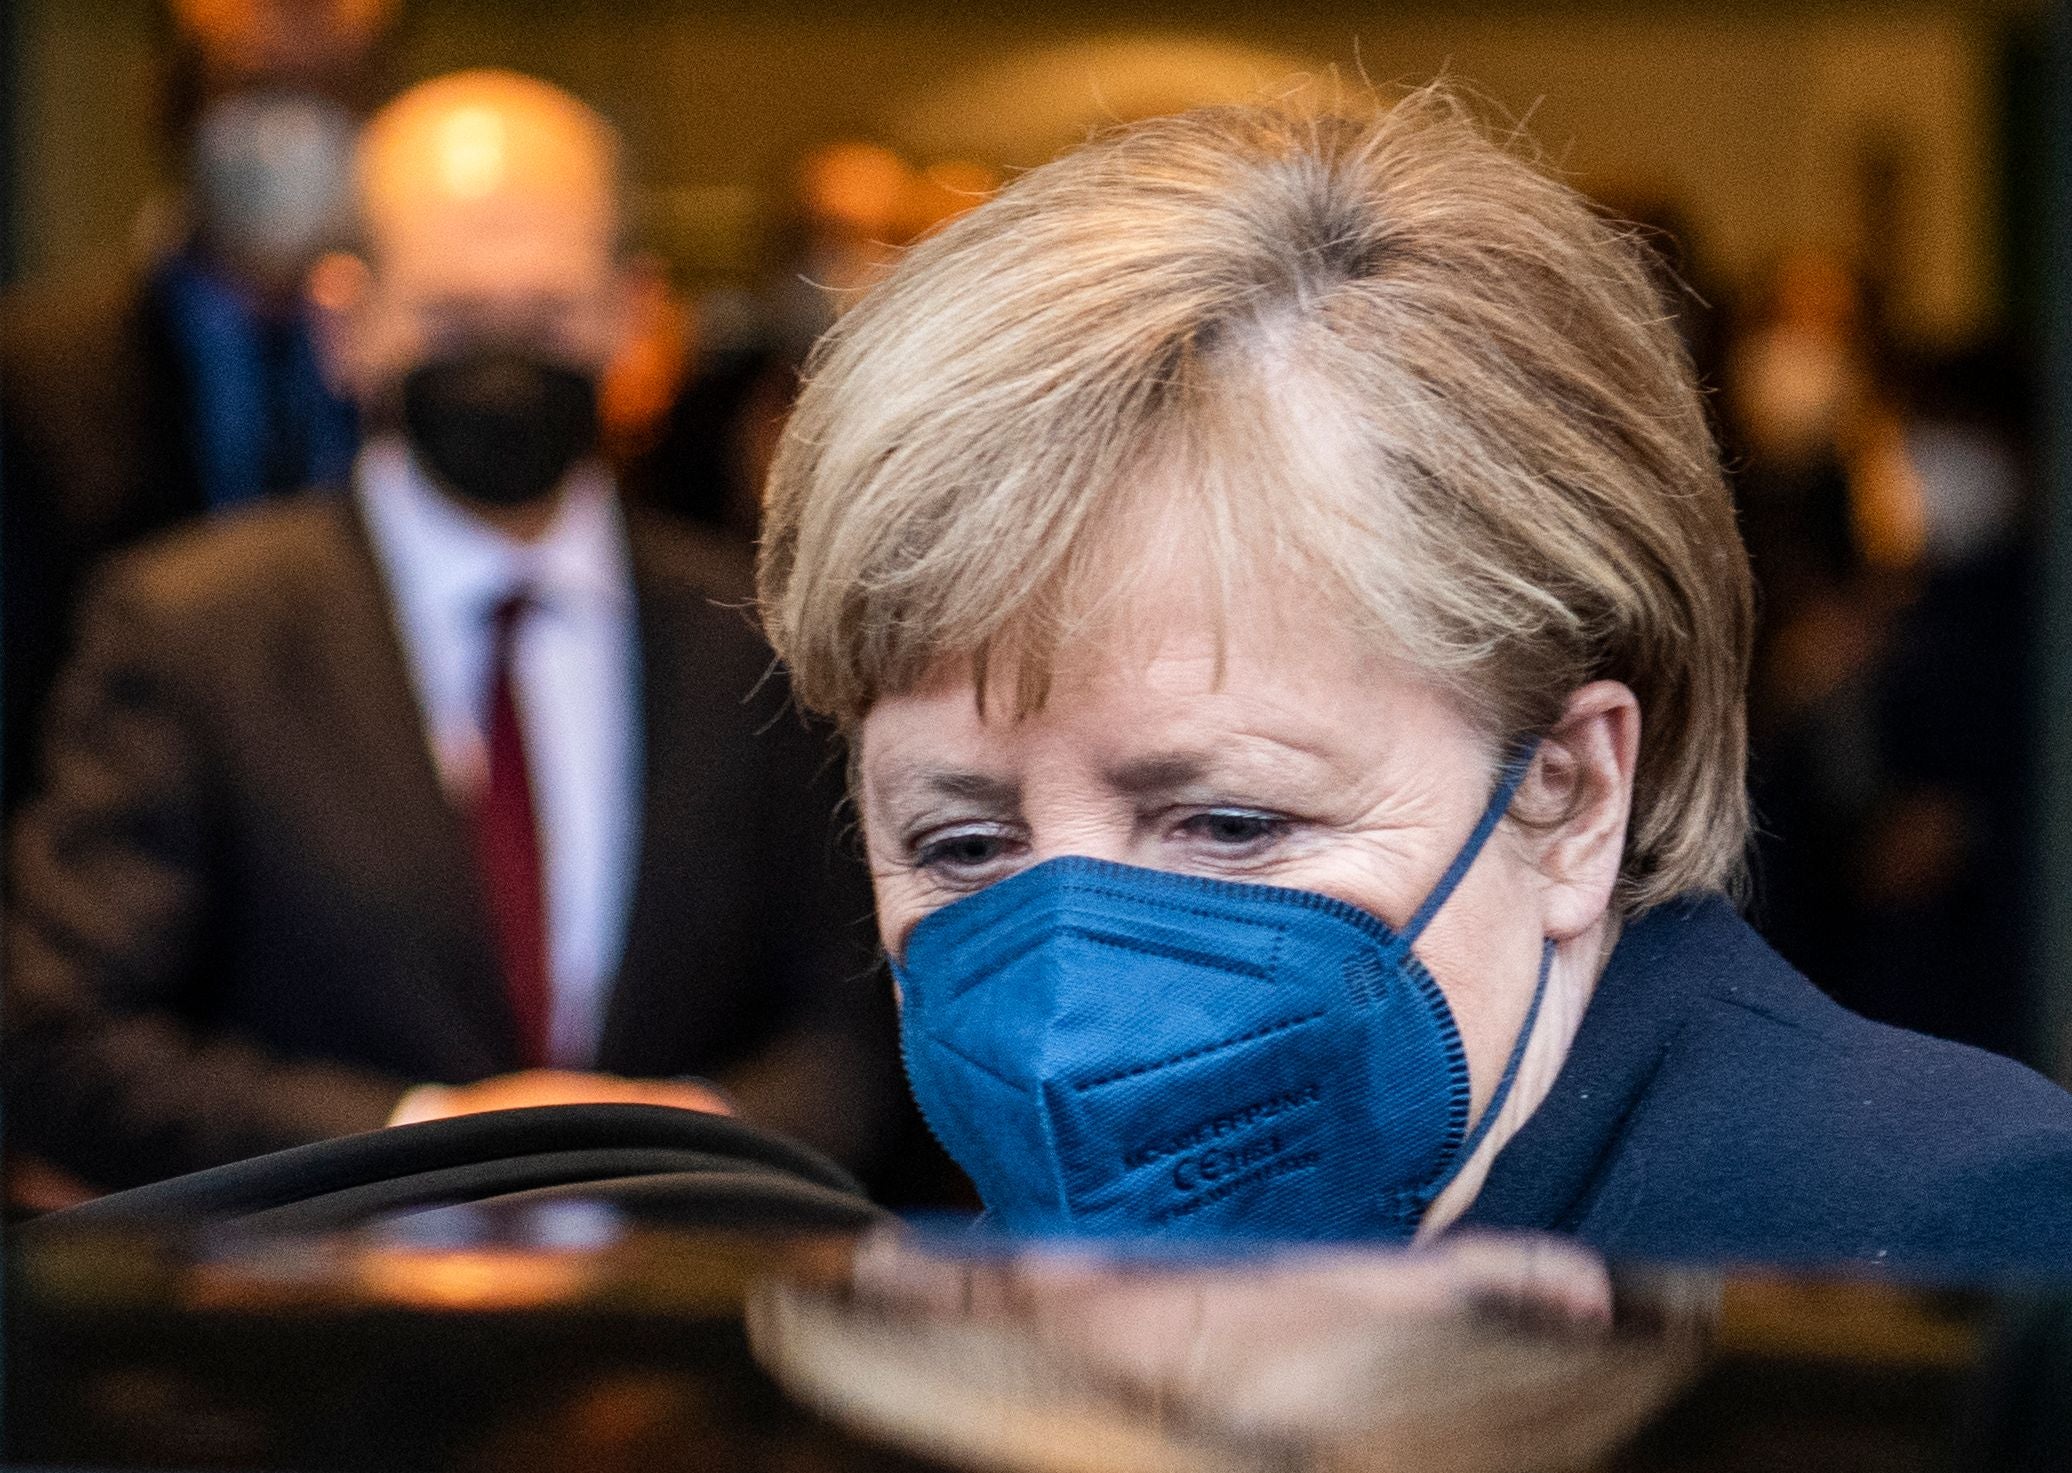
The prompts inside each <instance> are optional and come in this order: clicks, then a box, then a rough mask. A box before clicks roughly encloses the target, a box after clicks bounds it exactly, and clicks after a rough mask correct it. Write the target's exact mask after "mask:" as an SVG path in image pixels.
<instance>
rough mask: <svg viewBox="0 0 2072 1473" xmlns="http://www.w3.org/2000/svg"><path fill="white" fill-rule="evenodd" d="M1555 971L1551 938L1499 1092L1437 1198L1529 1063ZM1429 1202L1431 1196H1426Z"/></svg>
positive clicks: (1436, 1189) (1443, 1178)
mask: <svg viewBox="0 0 2072 1473" xmlns="http://www.w3.org/2000/svg"><path fill="white" fill-rule="evenodd" d="M1553 972H1554V942H1553V940H1552V939H1551V938H1549V939H1548V940H1546V941H1544V942H1542V943H1541V945H1540V980H1539V984H1538V985H1537V986H1535V987H1534V988H1533V992H1532V1006H1531V1007H1529V1008H1527V1009H1526V1010H1525V1021H1524V1022H1523V1023H1521V1024H1520V1025H1519V1026H1518V1041H1517V1042H1516V1043H1514V1044H1512V1045H1511V1057H1510V1058H1509V1059H1507V1060H1505V1061H1504V1072H1503V1074H1502V1075H1501V1076H1500V1077H1499V1078H1498V1079H1497V1082H1496V1093H1495V1094H1493V1095H1491V1096H1490V1097H1489V1104H1488V1105H1487V1106H1486V1107H1485V1108H1484V1109H1483V1111H1482V1118H1481V1119H1480V1120H1477V1121H1476V1122H1475V1128H1474V1129H1473V1130H1471V1131H1469V1132H1468V1133H1467V1135H1466V1137H1465V1138H1463V1139H1462V1141H1461V1143H1460V1149H1459V1150H1457V1151H1455V1152H1454V1153H1453V1164H1452V1165H1451V1166H1448V1167H1447V1168H1446V1170H1445V1171H1444V1172H1443V1173H1441V1175H1440V1176H1439V1179H1438V1180H1437V1181H1435V1182H1433V1183H1432V1189H1431V1195H1432V1196H1433V1197H1436V1196H1438V1195H1439V1193H1441V1192H1443V1191H1445V1190H1446V1187H1447V1184H1448V1183H1450V1182H1451V1181H1452V1180H1453V1179H1454V1178H1455V1177H1456V1176H1459V1175H1460V1173H1461V1168H1462V1167H1464V1166H1466V1165H1467V1164H1468V1158H1469V1157H1470V1156H1473V1155H1474V1154H1475V1147H1477V1146H1479V1145H1481V1144H1482V1137H1484V1136H1486V1135H1488V1134H1489V1128H1490V1127H1491V1126H1492V1125H1495V1124H1496V1117H1497V1116H1498V1115H1500V1114H1502V1113H1503V1109H1504V1101H1505V1100H1507V1099H1509V1098H1510V1097H1511V1086H1512V1085H1513V1084H1515V1083H1516V1082H1517V1080H1518V1066H1519V1065H1521V1064H1523V1063H1524V1062H1525V1046H1526V1045H1527V1044H1528V1043H1530V1042H1532V1030H1533V1026H1534V1025H1535V1024H1537V1023H1538V1022H1539V1021H1540V1003H1541V1002H1543V1001H1544V1000H1545V999H1546V996H1547V978H1548V977H1550V976H1552V975H1553ZM1426 1200H1427V1201H1429V1200H1430V1198H1427V1199H1426Z"/></svg>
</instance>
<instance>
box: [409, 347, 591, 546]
mask: <svg viewBox="0 0 2072 1473" xmlns="http://www.w3.org/2000/svg"><path fill="white" fill-rule="evenodd" d="M402 409H403V429H404V432H405V433H406V434H407V435H408V436H409V437H410V446H411V448H412V449H413V450H414V451H415V452H416V453H417V457H418V461H419V463H420V464H421V465H423V467H424V468H425V469H426V470H427V471H429V472H431V474H432V475H433V476H435V477H436V478H437V479H438V480H439V482H440V483H441V484H442V485H444V486H445V487H446V488H447V489H448V490H449V491H451V492H453V493H454V494H455V495H457V496H460V497H462V498H463V499H465V500H468V501H473V502H479V503H480V504H482V505H484V506H495V507H511V506H523V505H525V504H526V503H527V502H532V501H537V500H539V499H540V498H541V497H543V496H545V495H547V494H548V493H549V492H551V491H553V490H554V488H555V487H556V486H559V485H560V484H561V479H562V477H564V476H566V475H567V474H568V469H569V467H570V466H572V465H574V464H575V463H576V462H577V461H578V460H580V459H581V458H582V457H583V456H585V455H588V454H589V453H590V452H591V451H592V450H594V449H596V447H597V381H596V379H594V378H592V377H590V376H589V375H587V374H585V373H582V372H581V371H579V370H577V369H573V368H568V367H565V366H563V365H561V364H558V363H553V362H550V361H548V360H546V359H544V358H540V357H538V356H536V355H534V354H531V353H527V352H524V351H522V350H519V349H514V348H502V347H498V348H475V349H470V350H468V351H467V352H465V353H460V354H456V355H455V356H453V357H449V358H440V359H436V360H434V361H433V362H430V363H426V364H422V365H420V366H419V367H417V368H415V369H412V370H411V372H410V373H409V375H408V376H407V377H406V378H404V380H403V395H402Z"/></svg>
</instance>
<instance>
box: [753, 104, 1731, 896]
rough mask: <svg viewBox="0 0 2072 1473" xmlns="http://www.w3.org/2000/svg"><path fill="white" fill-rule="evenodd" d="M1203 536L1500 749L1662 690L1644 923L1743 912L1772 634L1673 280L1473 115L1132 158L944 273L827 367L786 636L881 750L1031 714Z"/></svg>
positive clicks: (831, 345)
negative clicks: (1300, 595)
mask: <svg viewBox="0 0 2072 1473" xmlns="http://www.w3.org/2000/svg"><path fill="white" fill-rule="evenodd" d="M1175 502H1179V503H1181V504H1180V505H1179V506H1178V507H1177V509H1178V510H1179V511H1181V512H1183V513H1184V515H1185V518H1186V522H1187V535H1188V536H1189V537H1190V539H1192V540H1190V542H1189V547H1190V549H1194V550H1197V551H1198V554H1199V561H1200V563H1201V564H1202V566H1203V567H1205V568H1206V569H1207V570H1209V574H1210V575H1211V576H1212V577H1213V578H1215V579H1216V580H1218V581H1219V582H1220V583H1221V584H1222V585H1223V587H1224V588H1225V589H1226V590H1227V589H1228V588H1231V587H1234V586H1238V585H1239V583H1240V580H1244V579H1250V578H1256V577H1274V576H1277V577H1280V578H1284V579H1290V578H1300V579H1303V580H1305V583H1306V586H1311V587H1314V588H1317V589H1319V590H1322V591H1323V592H1324V593H1325V594H1326V595H1327V596H1329V597H1330V598H1331V600H1332V601H1333V603H1334V605H1335V607H1336V609H1337V610H1339V611H1340V612H1341V613H1342V616H1343V617H1345V618H1346V619H1348V620H1350V621H1352V623H1353V624H1354V626H1355V627H1356V628H1357V629H1358V630H1360V631H1361V632H1362V633H1368V632H1371V634H1372V635H1373V636H1374V637H1375V638H1376V639H1380V640H1385V641H1387V642H1388V643H1387V646H1386V647H1387V648H1388V649H1389V650H1390V651H1391V652H1393V653H1395V654H1397V655H1399V656H1400V657H1402V658H1404V659H1406V660H1407V661H1408V662H1409V663H1410V664H1411V666H1413V667H1414V668H1416V669H1419V670H1421V671H1423V672H1425V673H1427V674H1428V675H1430V676H1432V677H1433V678H1435V679H1437V680H1439V681H1441V682H1442V683H1443V685H1444V687H1445V688H1446V689H1447V690H1448V691H1449V692H1450V693H1452V694H1453V695H1454V696H1455V697H1456V698H1457V699H1458V700H1459V701H1460V702H1461V703H1462V705H1463V708H1464V709H1465V710H1466V711H1468V712H1469V713H1470V714H1471V715H1472V716H1473V717H1474V719H1475V720H1476V721H1477V722H1478V723H1479V724H1480V725H1481V726H1482V727H1483V729H1484V730H1485V731H1487V732H1488V733H1489V734H1490V735H1491V736H1492V737H1495V738H1498V739H1516V738H1518V737H1521V736H1525V735H1528V734H1532V733H1536V732H1539V731H1543V730H1545V729H1546V728H1547V727H1548V726H1549V725H1551V724H1552V723H1553V722H1554V720H1555V719H1556V718H1557V717H1558V715H1559V713H1560V711H1561V709H1562V706H1563V704H1564V702H1565V701H1566V699H1567V697H1568V696H1569V694H1570V693H1571V692H1573V691H1574V690H1575V689H1576V688H1577V687H1579V686H1581V685H1583V684H1586V683H1588V682H1589V681H1592V680H1597V679H1610V680H1618V681H1623V682H1624V683H1625V684H1626V685H1628V686H1630V687H1631V688H1632V689H1633V691H1634V693H1635V695H1636V696H1637V697H1638V700H1639V704H1640V709H1641V740H1640V751H1639V758H1638V764H1637V771H1636V775H1635V784H1634V806H1633V813H1632V821H1631V823H1630V825H1629V829H1628V836H1627V849H1626V854H1625V857H1624V862H1623V866H1622V870H1621V880H1620V901H1621V904H1622V905H1623V906H1624V907H1625V908H1627V909H1638V908H1640V907H1643V906H1646V905H1649V904H1652V903H1655V902H1658V901H1661V900H1664V899H1667V898H1668V897H1670V896H1672V895H1674V894H1677V893H1680V892H1683V891H1687V890H1693V889H1716V888H1729V887H1731V886H1732V885H1733V884H1734V883H1735V881H1736V880H1737V878H1738V876H1739V873H1740V867H1741V862H1742V855H1743V851H1744V848H1745V845H1746V838H1747V829H1748V811H1747V798H1746V791H1745V775H1744V769H1745V765H1746V738H1745V723H1744V716H1743V699H1744V695H1743V693H1744V687H1745V683H1746V678H1747V666H1748V658H1749V641H1750V626H1751V622H1752V610H1751V594H1750V586H1749V576H1748V566H1747V558H1746V556H1745V554H1744V552H1743V550H1742V547H1741V542H1740V539H1739V536H1738V534H1737V532H1736V529H1735V524H1734V515H1733V511H1732V507H1731V504H1730V502H1729V499H1728V495H1727V490H1726V487H1725V484H1724V482H1723V480H1722V477H1721V473H1720V468H1719V462H1718V456H1717V453H1716V451H1715V449H1714V447H1713V444H1712V439H1711V436H1710V433H1709V430H1708V427H1707V424H1706V418H1705V413H1704V410H1703V407H1702V404H1701V401H1700V397H1699V394H1698V391H1697V388H1696V385H1695V382H1694V378H1693V374H1692V371H1691V367H1690V364H1689V361H1688V358H1687V356H1686V354H1685V352H1684V350H1683V347H1682V345H1681V343H1680V341H1679V339H1678V337H1677V335H1676V332H1675V330H1674V327H1673V324H1672V321H1671V319H1670V315H1669V313H1668V312H1667V311H1666V310H1665V306H1664V303H1663V301H1662V299H1661V295H1660V292H1659V290H1658V288H1657V286H1656V283H1655V279H1654V277H1653V276H1652V274H1651V272H1650V269H1649V265H1648V263H1647V261H1646V258H1645V256H1644V247H1642V246H1641V245H1639V244H1637V243H1635V242H1633V241H1632V240H1630V239H1628V238H1627V237H1626V236H1625V235H1624V234H1622V232H1620V231H1619V230H1618V229H1616V228H1614V227H1613V226H1611V225H1610V224H1608V223H1607V222H1606V221H1604V220H1602V219H1600V218H1599V217H1598V216H1597V215H1595V214H1594V213H1593V212H1592V211H1591V209H1590V208H1589V207H1588V205H1587V204H1586V203H1585V202H1584V201H1583V200H1582V199H1581V198H1580V197H1579V196H1578V195H1576V194H1575V193H1574V192H1573V191H1572V190H1570V189H1569V188H1567V187H1566V186H1564V185H1562V184H1560V183H1558V182H1556V181H1555V180H1553V179H1551V178H1549V177H1548V176H1547V175H1545V174H1544V173H1542V172H1540V171H1539V170H1538V169H1537V168H1536V167H1534V165H1533V164H1531V163H1530V162H1528V161H1526V160H1524V159H1521V158H1520V157H1518V156H1516V155H1515V154H1514V153H1513V152H1511V151H1510V150H1508V149H1507V148H1505V147H1503V146H1500V145H1499V144H1497V143H1495V142H1492V141H1491V140H1490V139H1489V137H1488V136H1487V135H1486V134H1485V132H1484V130H1483V129H1482V128H1481V127H1480V126H1479V125H1478V124H1477V123H1476V122H1475V120H1474V119H1473V118H1472V116H1471V115H1470V114H1469V113H1468V111H1467V110H1466V108H1465V107H1464V106H1463V105H1462V104H1461V103H1460V102H1459V101H1458V100H1457V99H1456V98H1455V97H1454V96H1452V95H1451V94H1450V93H1449V92H1447V91H1445V90H1443V89H1440V88H1428V89H1425V90H1422V91H1420V92H1417V93H1413V94H1412V95H1411V96H1409V97H1408V98H1406V99H1405V100H1403V101H1401V102H1399V103H1398V104H1396V105H1395V106H1394V107H1393V108H1390V109H1388V110H1386V111H1383V112H1380V113H1379V114H1378V115H1376V116H1372V117H1360V118H1356V117H1349V116H1343V115H1336V114H1331V115H1319V114H1317V113H1313V112H1306V111H1303V110H1300V109H1296V108H1292V107H1285V106H1262V107H1249V108H1215V109H1205V110H1202V111H1198V112H1192V113H1187V114H1183V115H1180V116H1177V117H1171V118H1163V119H1158V120H1155V121H1152V122H1148V123H1143V124H1139V125H1136V126H1133V127H1129V128H1125V129H1121V130H1118V131H1116V132H1114V133H1112V134H1110V135H1108V136H1106V137H1103V138H1099V139H1096V140H1095V141H1093V142H1091V143H1089V144H1088V145H1087V146H1085V147H1083V148H1081V149H1079V150H1077V151H1076V152H1074V153H1071V154H1068V155H1066V156H1065V157H1063V158H1060V159H1058V160H1057V161H1055V162H1053V163H1051V164H1048V165H1046V166H1044V167H1043V168H1040V169H1037V170H1035V171H1034V172H1032V173H1030V174H1028V175H1026V176H1024V177H1022V178H1021V179H1019V180H1017V181H1016V182H1014V183H1013V184H1011V185H1010V186H1009V187H1008V188H1006V189H1005V190H1003V191H1002V192H1001V193H1000V194H999V195H998V196H997V197H995V198H994V199H992V200H991V201H989V202H987V203H986V204H984V205H982V206H980V207H979V208H978V209H977V210H974V211H973V212H971V213H970V214H968V215H966V216H964V217H962V218H961V219H959V220H957V221H955V222H953V223H952V224H951V225H949V226H948V227H947V228H946V229H944V230H943V231H942V232H941V233H939V234H937V235H936V236H934V237H932V238H930V239H928V240H926V241H924V242H922V243H921V244H920V245H918V246H916V247H915V248H914V249H913V250H912V251H911V252H910V253H909V254H907V255H906V257H905V258H904V259H903V260H902V261H901V262H900V264H899V265H898V266H897V268H896V269H895V270H894V271H893V272H892V273H891V274H890V276H889V277H888V278H887V279H886V280H885V281H884V282H883V283H882V284H880V285H879V286H878V287H876V288H875V289H874V290H873V291H871V292H870V293H868V294H867V295H866V296H865V297H864V298H863V299H862V300H861V301H860V302H858V303H857V305H856V306H855V307H854V308H852V310H850V311H849V312H848V313H847V314H846V315H845V316H844V317H843V318H842V319H841V321H840V322H839V323H838V324H837V326H836V327H835V329H834V330H833V332H832V333H830V334H829V336H828V337H827V338H826V339H825V341H824V342H823V343H822V345H821V347H820V349H819V350H818V352H817V353H816V356H815V359H814V362H813V364H812V365H811V368H810V371H809V374H808V380H807V384H806V387H805V390H804V393H803V395H802V397H801V398H800V400H799V404H798V408H797V412H796V413H795V415H794V416H793V418H792V420H791V423H790V425H789V427H788V429H787V430H786V433H785V436H784V439H783V443H782V446H781V447H780V449H779V452H778V455H777V458H776V462H775V465H774V466H773V468H772V472H771V477H770V483H769V492H768V507H767V520H766V524H765V525H766V532H765V539H764V546H763V553H762V563H761V569H760V592H761V597H762V604H763V615H764V621H765V625H766V627H767V629H768V631H769V634H770V637H771V639H772V641H773V642H774V643H775V645H776V648H777V650H778V652H779V654H780V655H781V656H782V657H783V658H784V660H785V661H786V662H787V663H788V664H789V665H790V667H791V670H792V675H793V678H794V680H795V682H796V689H797V691H798V693H799V696H800V698H801V700H802V701H803V702H804V703H805V704H806V705H807V706H808V707H810V708H812V709H814V710H818V711H821V712H825V713H828V714H831V715H833V716H834V717H835V718H836V719H837V720H838V721H839V722H841V723H842V724H843V725H844V726H845V727H847V728H850V729H853V728H854V726H855V724H856V723H857V722H859V721H860V720H861V719H862V717H863V715H864V714H865V713H866V712H867V711H868V710H869V709H870V707H871V705H872V704H873V703H874V702H876V701H877V700H878V699H879V698H880V697H882V696H884V695H887V694H892V693H898V692H900V691H903V690H907V689H910V688H912V687H913V686H914V685H915V684H916V683H918V682H919V681H920V680H921V679H922V678H923V676H924V675H926V674H927V673H928V672H929V671H930V670H931V669H933V668H934V667H935V666H936V665H938V663H939V662H940V661H942V660H944V659H945V658H962V657H969V658H971V659H973V660H974V661H975V662H977V665H978V668H979V670H980V671H981V676H982V680H981V684H982V686H983V672H984V669H985V662H986V659H987V657H988V654H989V653H998V652H999V651H1000V650H1002V649H1003V648H1007V647H1009V646H1011V648H1012V652H1013V656H1014V660H1015V663H1016V668H1017V672H1018V673H1017V684H1016V688H1017V691H1018V693H1019V699H1020V700H1021V702H1022V703H1023V706H1024V707H1025V708H1027V707H1030V706H1033V705H1034V704H1036V703H1039V702H1040V701H1041V699H1042V697H1043V691H1044V682H1045V681H1046V679H1047V677H1048V671H1049V669H1050V663H1051V661H1052V659H1053V658H1054V656H1055V655H1056V653H1057V651H1058V649H1059V646H1060V644H1061V643H1062V642H1064V641H1066V640H1069V639H1073V638H1076V637H1079V636H1081V635H1084V634H1085V633H1086V631H1087V630H1088V628H1089V625H1088V622H1087V621H1088V620H1089V619H1090V618H1091V617H1093V616H1094V613H1095V611H1097V610H1098V609H1099V608H1100V607H1101V605H1102V604H1103V602H1104V600H1109V599H1111V597H1112V594H1113V589H1114V586H1115V583H1116V580H1117V574H1118V566H1119V565H1118V564H1117V563H1116V558H1117V556H1118V555H1120V554H1119V553H1118V547H1126V546H1127V545H1130V544H1136V543H1142V542H1143V541H1144V540H1145V536H1146V533H1145V530H1144V529H1145V527H1146V525H1147V521H1146V519H1147V518H1149V517H1159V516H1165V517H1168V518H1169V517H1170V515H1171V513H1172V512H1173V511H1174V510H1175V509H1176V507H1175V505H1174V503H1175ZM1154 503H1156V504H1154Z"/></svg>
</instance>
